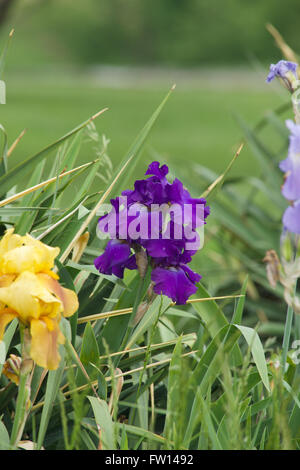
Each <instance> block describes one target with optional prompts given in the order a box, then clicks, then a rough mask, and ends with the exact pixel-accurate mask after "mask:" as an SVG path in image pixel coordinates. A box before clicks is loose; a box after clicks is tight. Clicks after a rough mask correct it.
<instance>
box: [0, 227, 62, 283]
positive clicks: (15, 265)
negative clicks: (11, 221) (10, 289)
mask: <svg viewBox="0 0 300 470" xmlns="http://www.w3.org/2000/svg"><path fill="white" fill-rule="evenodd" d="M59 251H60V250H59V248H52V247H50V246H48V245H45V244H44V243H42V242H40V241H39V240H36V239H34V238H33V237H31V236H30V235H28V234H27V235H25V236H24V237H22V236H20V235H17V234H14V233H13V229H10V230H8V231H7V232H6V234H5V235H4V237H3V238H2V240H1V241H0V273H2V274H11V273H21V272H23V271H31V272H33V273H37V272H45V271H49V270H51V269H52V268H53V266H54V259H55V258H56V256H57V255H58V254H59Z"/></svg>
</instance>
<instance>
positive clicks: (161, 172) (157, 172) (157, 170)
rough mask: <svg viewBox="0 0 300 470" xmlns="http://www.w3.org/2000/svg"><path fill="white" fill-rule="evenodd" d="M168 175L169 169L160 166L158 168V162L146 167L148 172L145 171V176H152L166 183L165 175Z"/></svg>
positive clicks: (165, 166)
mask: <svg viewBox="0 0 300 470" xmlns="http://www.w3.org/2000/svg"><path fill="white" fill-rule="evenodd" d="M168 173H169V168H168V167H167V165H162V166H161V167H159V162H152V163H150V165H149V166H148V170H147V171H146V173H145V175H154V176H156V177H157V178H158V179H159V180H163V181H166V178H165V177H166V175H167V174H168Z"/></svg>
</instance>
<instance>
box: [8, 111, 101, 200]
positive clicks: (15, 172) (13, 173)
mask: <svg viewBox="0 0 300 470" xmlns="http://www.w3.org/2000/svg"><path fill="white" fill-rule="evenodd" d="M92 119H93V118H90V119H88V120H87V121H85V122H83V123H82V124H80V125H79V126H77V127H75V128H74V129H73V130H71V131H70V132H68V133H67V134H65V135H64V136H62V137H61V138H60V139H58V140H56V141H55V142H53V143H52V144H50V145H48V146H47V147H45V148H44V149H43V150H41V151H40V152H38V153H36V154H35V155H33V156H32V157H29V158H27V159H25V160H23V161H21V162H20V163H19V164H18V165H16V166H15V167H13V168H12V169H11V170H9V171H8V172H7V173H6V174H5V175H2V176H0V188H1V195H2V196H3V195H4V194H5V193H6V192H7V191H8V190H9V189H10V188H11V187H12V186H14V185H16V184H17V183H18V181H19V180H18V179H19V176H20V174H21V175H22V177H24V176H25V175H27V174H28V173H29V172H30V171H33V169H34V168H35V167H36V165H37V164H38V163H39V162H40V161H41V160H43V159H44V158H47V157H48V156H49V154H50V153H51V152H52V151H53V150H55V149H56V148H58V147H59V146H60V145H61V144H62V143H63V142H65V141H66V140H68V139H69V138H70V137H72V136H73V135H75V134H76V133H77V132H79V131H80V130H81V129H83V128H84V127H85V126H87V125H88V124H89V123H90V122H91V120H92Z"/></svg>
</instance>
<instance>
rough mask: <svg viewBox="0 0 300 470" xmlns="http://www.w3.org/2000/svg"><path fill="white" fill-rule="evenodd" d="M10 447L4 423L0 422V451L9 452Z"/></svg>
mask: <svg viewBox="0 0 300 470" xmlns="http://www.w3.org/2000/svg"><path fill="white" fill-rule="evenodd" d="M9 449H11V445H10V443H9V434H8V432H7V429H6V427H5V426H4V423H3V422H2V421H0V450H9Z"/></svg>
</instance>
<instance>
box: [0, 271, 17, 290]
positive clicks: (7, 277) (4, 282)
mask: <svg viewBox="0 0 300 470" xmlns="http://www.w3.org/2000/svg"><path fill="white" fill-rule="evenodd" d="M16 277H17V276H16V274H3V276H0V287H7V286H9V285H10V284H11V283H12V282H13V281H14V280H15V279H16Z"/></svg>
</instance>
